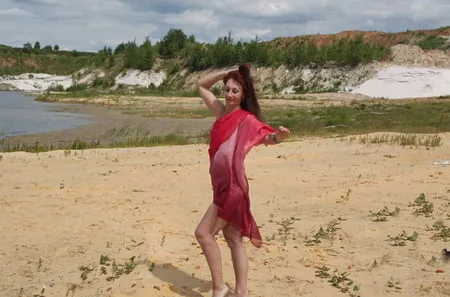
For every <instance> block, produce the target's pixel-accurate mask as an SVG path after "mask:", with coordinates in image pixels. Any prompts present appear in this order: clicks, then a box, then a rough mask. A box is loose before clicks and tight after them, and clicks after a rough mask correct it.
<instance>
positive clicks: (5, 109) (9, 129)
mask: <svg viewBox="0 0 450 297" xmlns="http://www.w3.org/2000/svg"><path fill="white" fill-rule="evenodd" d="M62 105H63V104H56V103H45V102H38V101H35V100H34V97H32V96H26V94H25V93H19V92H1V91H0V139H2V138H5V137H6V136H13V135H22V134H39V133H46V132H52V131H57V130H67V129H72V128H76V127H79V126H82V125H86V124H89V123H92V119H91V118H90V117H89V116H88V115H85V114H79V113H71V112H56V111H55V107H57V106H62ZM64 106H66V105H64Z"/></svg>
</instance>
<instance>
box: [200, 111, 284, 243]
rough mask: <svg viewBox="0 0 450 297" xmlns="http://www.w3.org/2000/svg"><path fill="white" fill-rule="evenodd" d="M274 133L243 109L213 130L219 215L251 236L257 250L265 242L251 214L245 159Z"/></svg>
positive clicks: (213, 167) (213, 168) (211, 151)
mask: <svg viewBox="0 0 450 297" xmlns="http://www.w3.org/2000/svg"><path fill="white" fill-rule="evenodd" d="M273 132H275V130H274V129H273V128H272V127H270V126H269V125H267V124H264V123H262V122H261V121H259V120H258V119H257V118H256V117H255V116H254V115H253V114H251V113H249V112H247V111H245V110H242V109H238V110H236V111H233V112H231V113H229V114H227V115H225V116H223V117H222V118H219V119H218V120H216V122H215V123H214V125H213V128H212V129H211V142H210V147H209V155H210V160H211V170H210V173H211V182H212V185H213V191H214V204H215V205H216V206H217V209H218V216H219V217H221V218H223V219H224V220H226V221H227V222H228V223H229V224H231V225H232V226H233V227H235V228H236V229H237V230H238V231H239V232H240V233H241V234H242V235H243V236H246V237H249V238H250V240H251V242H252V243H253V245H255V246H256V247H260V246H261V244H262V239H261V234H260V232H259V229H258V226H257V225H256V222H255V220H254V218H253V216H252V214H251V211H250V198H249V187H248V182H247V178H246V174H245V168H244V160H245V156H246V155H247V153H248V152H249V151H250V150H251V149H252V148H253V147H254V146H256V145H259V144H261V143H262V142H263V141H264V138H265V136H266V135H267V134H269V133H273ZM218 152H220V154H218ZM216 155H217V156H216Z"/></svg>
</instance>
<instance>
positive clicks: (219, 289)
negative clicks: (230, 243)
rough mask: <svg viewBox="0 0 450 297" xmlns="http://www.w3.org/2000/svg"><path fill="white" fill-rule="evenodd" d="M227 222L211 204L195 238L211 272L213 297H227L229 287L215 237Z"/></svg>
mask: <svg viewBox="0 0 450 297" xmlns="http://www.w3.org/2000/svg"><path fill="white" fill-rule="evenodd" d="M226 224H227V222H226V221H224V220H223V219H221V218H219V217H218V216H217V208H216V206H215V205H214V204H211V205H210V206H209V208H208V210H207V211H206V213H205V215H204V216H203V218H202V220H201V221H200V223H199V224H198V226H197V229H196V230H195V237H196V238H197V241H198V243H199V244H200V246H201V248H202V251H203V253H204V254H205V257H206V261H207V262H208V266H209V270H210V272H211V278H212V285H213V297H225V295H226V294H227V293H228V287H227V286H226V285H225V283H224V281H223V273H222V260H221V255H220V249H219V246H218V245H217V242H216V239H215V238H214V236H215V235H216V234H217V232H219V231H220V230H221V229H222V228H223V227H224V226H225V225H226Z"/></svg>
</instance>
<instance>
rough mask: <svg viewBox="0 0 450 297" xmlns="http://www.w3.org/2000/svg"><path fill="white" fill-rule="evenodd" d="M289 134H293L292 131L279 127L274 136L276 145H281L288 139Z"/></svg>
mask: <svg viewBox="0 0 450 297" xmlns="http://www.w3.org/2000/svg"><path fill="white" fill-rule="evenodd" d="M289 134H291V131H290V130H289V129H288V128H286V127H283V126H280V127H278V131H277V132H276V133H275V134H274V136H273V141H274V142H275V143H280V142H282V141H284V140H285V139H286V138H288V136H289Z"/></svg>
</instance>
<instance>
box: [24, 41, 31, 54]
mask: <svg viewBox="0 0 450 297" xmlns="http://www.w3.org/2000/svg"><path fill="white" fill-rule="evenodd" d="M32 50H33V47H32V46H31V43H29V42H27V43H25V44H24V45H23V52H24V53H31V51H32Z"/></svg>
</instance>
